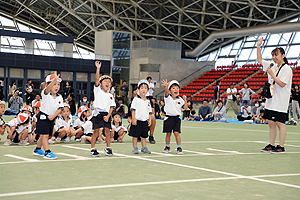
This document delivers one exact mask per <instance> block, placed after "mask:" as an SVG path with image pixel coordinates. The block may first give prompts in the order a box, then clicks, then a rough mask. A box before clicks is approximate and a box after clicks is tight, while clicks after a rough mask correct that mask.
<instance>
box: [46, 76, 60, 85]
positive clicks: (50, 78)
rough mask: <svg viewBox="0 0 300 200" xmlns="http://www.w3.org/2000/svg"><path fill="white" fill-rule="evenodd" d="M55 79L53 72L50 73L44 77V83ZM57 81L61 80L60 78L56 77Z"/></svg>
mask: <svg viewBox="0 0 300 200" xmlns="http://www.w3.org/2000/svg"><path fill="white" fill-rule="evenodd" d="M54 79H55V76H54V74H50V75H48V76H47V77H46V83H49V82H52V81H53V80H54ZM57 81H58V82H61V78H59V79H57Z"/></svg>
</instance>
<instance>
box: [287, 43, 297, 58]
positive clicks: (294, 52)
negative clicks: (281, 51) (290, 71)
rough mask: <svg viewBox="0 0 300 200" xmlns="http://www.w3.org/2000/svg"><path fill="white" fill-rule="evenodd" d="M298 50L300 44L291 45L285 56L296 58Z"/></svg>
mask: <svg viewBox="0 0 300 200" xmlns="http://www.w3.org/2000/svg"><path fill="white" fill-rule="evenodd" d="M299 52H300V45H292V46H290V49H289V51H288V53H287V55H286V57H287V58H295V57H296V58H297V57H298V56H299Z"/></svg>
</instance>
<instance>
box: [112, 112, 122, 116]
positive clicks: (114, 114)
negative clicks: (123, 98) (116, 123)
mask: <svg viewBox="0 0 300 200" xmlns="http://www.w3.org/2000/svg"><path fill="white" fill-rule="evenodd" d="M116 115H120V117H121V114H120V113H119V112H114V113H113V114H112V117H114V116H116Z"/></svg>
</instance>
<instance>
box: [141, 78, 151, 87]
mask: <svg viewBox="0 0 300 200" xmlns="http://www.w3.org/2000/svg"><path fill="white" fill-rule="evenodd" d="M143 83H144V84H146V85H147V86H148V88H149V87H150V86H149V82H148V81H147V80H146V79H142V80H140V81H139V83H138V88H139V87H140V85H141V84H143Z"/></svg>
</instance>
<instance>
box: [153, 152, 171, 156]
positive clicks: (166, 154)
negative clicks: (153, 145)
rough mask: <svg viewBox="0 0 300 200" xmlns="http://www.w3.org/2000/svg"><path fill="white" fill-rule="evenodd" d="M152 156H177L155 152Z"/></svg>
mask: <svg viewBox="0 0 300 200" xmlns="http://www.w3.org/2000/svg"><path fill="white" fill-rule="evenodd" d="M151 154H157V155H162V156H176V155H173V154H167V153H158V152H154V151H151Z"/></svg>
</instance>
